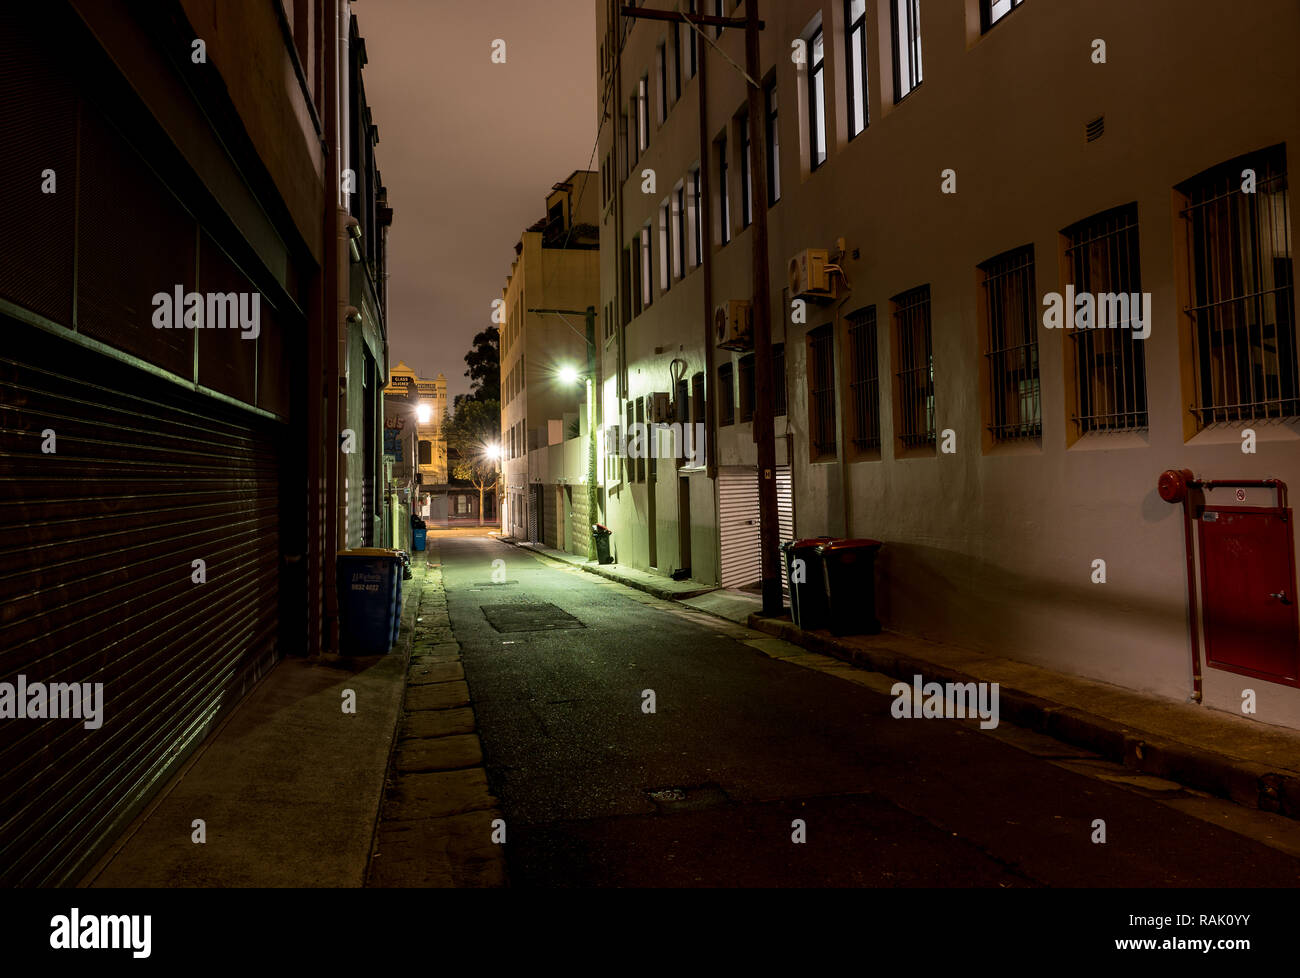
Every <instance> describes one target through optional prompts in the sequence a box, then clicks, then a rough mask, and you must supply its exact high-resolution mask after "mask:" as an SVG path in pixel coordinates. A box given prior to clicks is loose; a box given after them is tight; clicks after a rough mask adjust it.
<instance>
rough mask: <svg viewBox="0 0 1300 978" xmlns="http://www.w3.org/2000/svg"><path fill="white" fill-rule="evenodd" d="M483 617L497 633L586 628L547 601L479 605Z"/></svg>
mask: <svg viewBox="0 0 1300 978" xmlns="http://www.w3.org/2000/svg"><path fill="white" fill-rule="evenodd" d="M479 610H481V611H482V612H483V617H484V618H486V619H487V622H488V624H489V625H491V626H492V627H493V628H495V629H496V630H497V631H498V632H550V631H556V630H557V629H561V628H586V627H587V626H585V625H584V624H583V623H582V622H580V621H578V619H576V618H574V617H573V615H571V614H569V613H568V612H567V611H565V610H564V609H563V608H557V607H556V606H555V605H553V604H551V603H550V602H547V601H537V602H532V603H518V604H483V605H479Z"/></svg>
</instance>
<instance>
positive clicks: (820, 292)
mask: <svg viewBox="0 0 1300 978" xmlns="http://www.w3.org/2000/svg"><path fill="white" fill-rule="evenodd" d="M828 264H830V262H829V256H828V255H827V253H826V249H825V248H805V249H804V250H803V251H801V252H799V253H798V254H796V255H795V256H794V257H793V258H791V259H790V295H791V297H793V298H806V299H827V298H834V296H835V289H834V287H833V286H832V283H831V277H830V275H829V274H828V273H827V271H826V266H827V265H828Z"/></svg>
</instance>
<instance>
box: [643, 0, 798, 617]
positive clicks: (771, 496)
mask: <svg viewBox="0 0 1300 978" xmlns="http://www.w3.org/2000/svg"><path fill="white" fill-rule="evenodd" d="M622 13H623V16H625V17H632V18H643V19H647V20H662V21H670V22H672V23H680V22H682V21H687V22H689V23H691V24H694V25H696V26H697V27H699V26H713V27H743V28H744V31H745V74H746V75H747V76H748V77H747V79H746V86H747V90H748V96H749V97H748V106H749V172H750V181H749V184H750V186H749V192H750V214H751V215H752V218H753V220H752V223H751V225H750V234H751V235H752V237H751V238H750V244H751V249H752V254H753V288H754V295H753V299H752V301H751V304H750V310H751V313H752V315H753V326H754V442H755V443H756V445H757V449H758V533H759V552H760V556H761V561H762V563H761V568H762V579H763V614H765V615H769V616H775V615H779V614H780V613H781V609H782V604H783V602H782V596H781V570H780V555H779V553H778V551H777V548H778V545H779V542H780V527H779V524H778V522H777V504H776V431H775V429H774V427H773V424H774V418H773V415H772V292H771V278H770V275H769V272H768V254H767V158H766V154H765V153H764V148H765V146H766V139H765V129H764V127H763V119H764V115H763V87H762V67H761V64H760V61H759V49H758V33H759V31H761V30H762V29H763V22H762V21H761V20H760V19H759V16H758V0H745V17H744V19H743V20H742V19H741V18H738V17H713V16H709V15H706V14H696V15H695V16H693V17H687V16H685V15H684V14H680V13H677V12H675V11H671V10H653V9H651V8H648V7H630V6H624V7H623V9H622ZM701 49H702V50H703V45H701ZM700 67H701V70H703V59H701V65H700ZM700 111H701V114H702V113H703V111H704V106H703V104H701V107H700ZM708 165H709V160H708V157H707V156H704V157H703V158H702V159H701V160H700V169H701V171H703V170H704V169H705V168H707V167H708ZM723 192H724V193H725V192H726V190H725V188H724V189H723ZM710 350H711V348H710ZM715 379H716V378H714V377H709V378H707V383H708V384H713V383H714V382H715Z"/></svg>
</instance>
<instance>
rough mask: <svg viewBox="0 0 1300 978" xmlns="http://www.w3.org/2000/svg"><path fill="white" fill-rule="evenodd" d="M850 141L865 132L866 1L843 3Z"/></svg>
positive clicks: (852, 0) (855, 0)
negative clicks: (845, 26)
mask: <svg viewBox="0 0 1300 978" xmlns="http://www.w3.org/2000/svg"><path fill="white" fill-rule="evenodd" d="M844 7H845V14H844V21H845V23H846V24H848V27H847V28H846V29H845V31H844V41H845V47H846V48H847V49H848V50H847V54H848V57H847V58H845V66H846V68H847V71H848V96H849V138H850V139H852V138H853V137H854V136H856V135H857V134H858V133H860V132H862V130H863V129H865V128H867V0H845V4H844Z"/></svg>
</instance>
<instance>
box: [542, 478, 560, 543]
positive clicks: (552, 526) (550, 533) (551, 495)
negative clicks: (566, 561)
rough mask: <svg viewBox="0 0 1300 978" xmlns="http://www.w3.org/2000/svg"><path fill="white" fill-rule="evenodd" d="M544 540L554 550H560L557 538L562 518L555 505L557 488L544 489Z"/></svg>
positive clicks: (547, 487) (548, 487)
mask: <svg viewBox="0 0 1300 978" xmlns="http://www.w3.org/2000/svg"><path fill="white" fill-rule="evenodd" d="M542 506H543V509H542V513H543V514H544V515H543V516H542V540H543V542H544V543H545V544H546V545H547V546H548V547H550V548H552V549H553V550H559V549H560V541H559V539H558V537H557V530H558V529H559V526H560V518H559V515H558V513H557V512H556V510H557V509H558V507H557V506H556V505H555V486H546V487H544V488H543V489H542Z"/></svg>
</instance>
